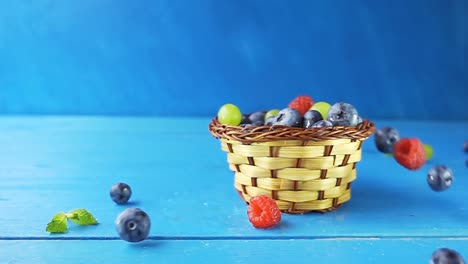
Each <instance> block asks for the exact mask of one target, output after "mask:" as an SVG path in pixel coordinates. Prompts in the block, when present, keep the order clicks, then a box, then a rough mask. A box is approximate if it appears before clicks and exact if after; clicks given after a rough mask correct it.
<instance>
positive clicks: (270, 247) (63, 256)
mask: <svg viewBox="0 0 468 264" xmlns="http://www.w3.org/2000/svg"><path fill="white" fill-rule="evenodd" d="M439 247H450V248H453V249H455V250H457V251H458V252H460V254H462V255H464V256H467V255H468V241H467V240H434V239H425V240H388V239H383V240H359V239H356V240H240V241H239V240H237V241H225V240H224V241H223V240H214V241H213V240H199V241H183V240H178V241H154V240H152V241H145V242H143V243H141V244H128V243H126V242H123V241H95V240H82V241H0V250H1V251H0V252H2V254H0V262H1V263H7V264H10V263H11V264H13V263H15V264H20V263H37V264H42V263H47V264H48V263H70V264H74V263H89V264H95V263H96V264H99V263H103V262H104V263H108V262H112V263H203V264H204V263H213V260H216V261H217V262H222V263H226V264H230V263H236V264H241V263H272V264H273V263H304V262H305V263H327V264H328V263H329V264H348V263H349V264H354V263H356V264H364V263H365V264H367V263H369V264H372V263H378V264H394V263H429V259H430V256H431V254H432V252H433V251H434V250H435V249H437V248H439ZM5 253H7V254H5Z"/></svg>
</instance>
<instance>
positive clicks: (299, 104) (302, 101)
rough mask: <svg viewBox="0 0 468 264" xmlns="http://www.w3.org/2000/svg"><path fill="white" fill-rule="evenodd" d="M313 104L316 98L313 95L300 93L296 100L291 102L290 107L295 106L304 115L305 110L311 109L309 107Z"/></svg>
mask: <svg viewBox="0 0 468 264" xmlns="http://www.w3.org/2000/svg"><path fill="white" fill-rule="evenodd" d="M313 104H314V100H313V99H312V97H310V96H308V95H300V96H298V97H296V98H295V99H294V100H292V101H291V102H290V103H289V105H288V107H289V108H294V109H296V110H297V111H299V113H301V115H304V114H305V112H307V111H309V109H310V108H311V107H312V105H313Z"/></svg>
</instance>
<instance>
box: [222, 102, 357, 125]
mask: <svg viewBox="0 0 468 264" xmlns="http://www.w3.org/2000/svg"><path fill="white" fill-rule="evenodd" d="M218 121H219V122H220V123H221V124H223V125H230V126H239V125H240V126H243V127H253V126H289V127H302V128H316V127H326V126H357V125H358V124H359V123H361V122H362V118H361V117H360V116H359V114H358V111H357V110H356V108H355V107H354V106H352V105H351V104H349V103H344V102H339V103H336V104H334V105H330V104H329V103H327V102H314V100H313V99H312V98H311V97H310V96H306V95H301V96H298V97H296V98H295V99H294V100H293V101H291V102H290V103H289V104H288V107H286V108H283V109H281V110H280V109H272V110H269V111H258V112H254V113H249V114H245V113H244V114H243V113H242V112H241V111H240V109H239V108H238V107H237V106H235V105H233V104H225V105H223V106H221V108H220V109H219V111H218Z"/></svg>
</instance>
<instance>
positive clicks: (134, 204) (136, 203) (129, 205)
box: [116, 201, 140, 207]
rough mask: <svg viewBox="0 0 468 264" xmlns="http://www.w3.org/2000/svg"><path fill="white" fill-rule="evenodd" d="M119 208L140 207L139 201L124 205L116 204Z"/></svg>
mask: <svg viewBox="0 0 468 264" xmlns="http://www.w3.org/2000/svg"><path fill="white" fill-rule="evenodd" d="M116 205H117V206H119V207H134V206H138V205H140V201H128V202H126V203H124V204H116Z"/></svg>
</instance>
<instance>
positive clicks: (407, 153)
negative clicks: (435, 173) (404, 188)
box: [393, 138, 426, 170]
mask: <svg viewBox="0 0 468 264" xmlns="http://www.w3.org/2000/svg"><path fill="white" fill-rule="evenodd" d="M393 156H394V157H395V160H396V161H397V162H398V163H399V164H400V165H402V166H403V167H405V168H407V169H409V170H417V169H419V168H421V167H422V166H423V165H424V163H426V150H425V149H424V146H423V144H422V143H421V141H420V140H419V139H417V138H402V139H400V140H399V141H398V142H397V143H396V144H395V146H394V150H393Z"/></svg>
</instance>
